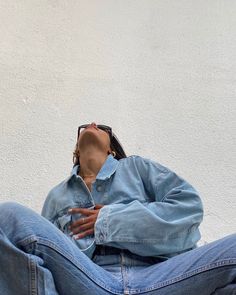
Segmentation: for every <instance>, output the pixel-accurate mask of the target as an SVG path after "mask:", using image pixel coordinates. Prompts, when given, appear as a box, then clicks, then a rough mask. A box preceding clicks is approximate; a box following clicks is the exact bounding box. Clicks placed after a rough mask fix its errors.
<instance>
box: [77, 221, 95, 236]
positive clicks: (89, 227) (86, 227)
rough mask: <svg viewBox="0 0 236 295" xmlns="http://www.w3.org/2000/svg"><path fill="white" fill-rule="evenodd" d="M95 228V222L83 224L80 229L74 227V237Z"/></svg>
mask: <svg viewBox="0 0 236 295" xmlns="http://www.w3.org/2000/svg"><path fill="white" fill-rule="evenodd" d="M93 228H94V222H90V223H87V224H83V225H81V226H78V227H74V228H73V229H72V233H73V235H75V234H78V233H81V232H84V231H86V230H88V229H93Z"/></svg>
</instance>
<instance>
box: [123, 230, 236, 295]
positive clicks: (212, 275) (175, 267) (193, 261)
mask: <svg viewBox="0 0 236 295" xmlns="http://www.w3.org/2000/svg"><path fill="white" fill-rule="evenodd" d="M129 292H130V293H129ZM126 294H147V295H173V294H174V295H183V294H188V295H199V294H201V295H210V294H215V295H223V294H225V295H226V294H227V295H233V294H236V235H230V236H227V237H225V238H223V239H221V240H218V241H215V242H212V243H209V244H208V245H205V246H202V247H199V248H197V249H194V250H192V251H189V252H186V253H184V254H181V255H178V256H175V257H173V258H171V259H169V260H167V261H165V262H161V263H158V264H155V265H152V266H150V267H148V268H145V269H142V270H140V271H136V272H134V273H133V274H130V276H129V285H128V286H127V290H126Z"/></svg>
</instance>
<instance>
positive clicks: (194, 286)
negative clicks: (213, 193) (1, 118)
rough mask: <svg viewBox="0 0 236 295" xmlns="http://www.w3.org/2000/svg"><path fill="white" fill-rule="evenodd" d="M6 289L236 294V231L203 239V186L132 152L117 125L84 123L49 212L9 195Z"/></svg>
mask: <svg viewBox="0 0 236 295" xmlns="http://www.w3.org/2000/svg"><path fill="white" fill-rule="evenodd" d="M0 210H1V211H0V212H1V214H0V253H1V254H0V265H1V268H0V294H4V295H16V294H17V295H26V294H39V295H44V294H48V295H49V294H50V295H56V294H60V295H76V294H80V295H90V294H91V295H103V294H104V295H105V294H147V295H168V294H171V295H194V294H196V295H197V294H201V295H209V294H216V295H220V294H222V295H223V294H224V295H226V294H236V235H235V234H233V235H230V236H227V237H224V238H222V239H220V240H218V241H214V242H211V243H209V244H207V245H204V246H201V247H197V242H198V241H199V239H200V231H199V225H200V223H201V222H202V218H203V206H202V202H201V199H200V197H199V195H198V193H197V191H196V190H195V189H194V188H193V187H192V186H191V185H190V184H189V183H188V182H187V181H185V180H184V179H183V178H182V177H180V176H178V175H177V174H176V173H174V172H173V171H171V170H170V169H168V168H166V167H164V166H163V165H161V164H158V163H157V162H154V161H152V160H149V159H146V158H143V157H140V156H129V157H127V156H126V154H125V152H124V149H123V147H122V145H121V144H120V142H119V140H118V138H117V137H116V135H115V134H114V132H113V131H112V128H111V127H109V126H105V125H97V124H96V123H91V124H85V125H81V126H80V127H79V129H78V138H77V143H76V147H75V151H74V167H73V169H72V173H71V175H70V176H69V177H68V178H66V179H65V180H64V181H62V182H61V183H60V184H58V185H57V186H55V187H54V188H53V189H52V190H51V191H50V192H49V194H48V196H47V198H46V200H45V203H44V206H43V209H42V216H40V215H39V214H37V213H35V212H34V211H33V210H31V209H29V208H26V207H24V206H22V205H20V204H18V203H14V202H7V203H2V204H1V205H0Z"/></svg>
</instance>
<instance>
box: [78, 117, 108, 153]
mask: <svg viewBox="0 0 236 295" xmlns="http://www.w3.org/2000/svg"><path fill="white" fill-rule="evenodd" d="M91 144H92V145H94V146H97V147H99V148H100V149H102V150H104V151H105V152H108V151H110V136H109V134H108V132H107V131H104V130H102V129H100V128H98V127H97V124H96V123H94V122H93V123H91V124H90V125H88V126H87V127H86V128H84V129H82V130H81V131H80V134H79V140H78V148H79V150H83V149H86V147H88V145H91Z"/></svg>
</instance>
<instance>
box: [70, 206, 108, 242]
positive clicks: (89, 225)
mask: <svg viewBox="0 0 236 295" xmlns="http://www.w3.org/2000/svg"><path fill="white" fill-rule="evenodd" d="M103 206H104V205H102V204H97V205H96V206H95V207H94V209H85V208H72V209H70V210H69V211H68V213H69V214H77V213H80V214H82V215H84V216H86V217H81V218H80V219H78V220H76V221H74V222H72V223H71V225H70V226H69V229H70V231H71V234H73V235H77V236H76V237H75V239H76V240H78V239H82V238H84V237H86V236H89V235H92V234H94V225H95V222H96V221H97V217H98V213H99V211H100V209H101V208H102V207H103Z"/></svg>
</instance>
